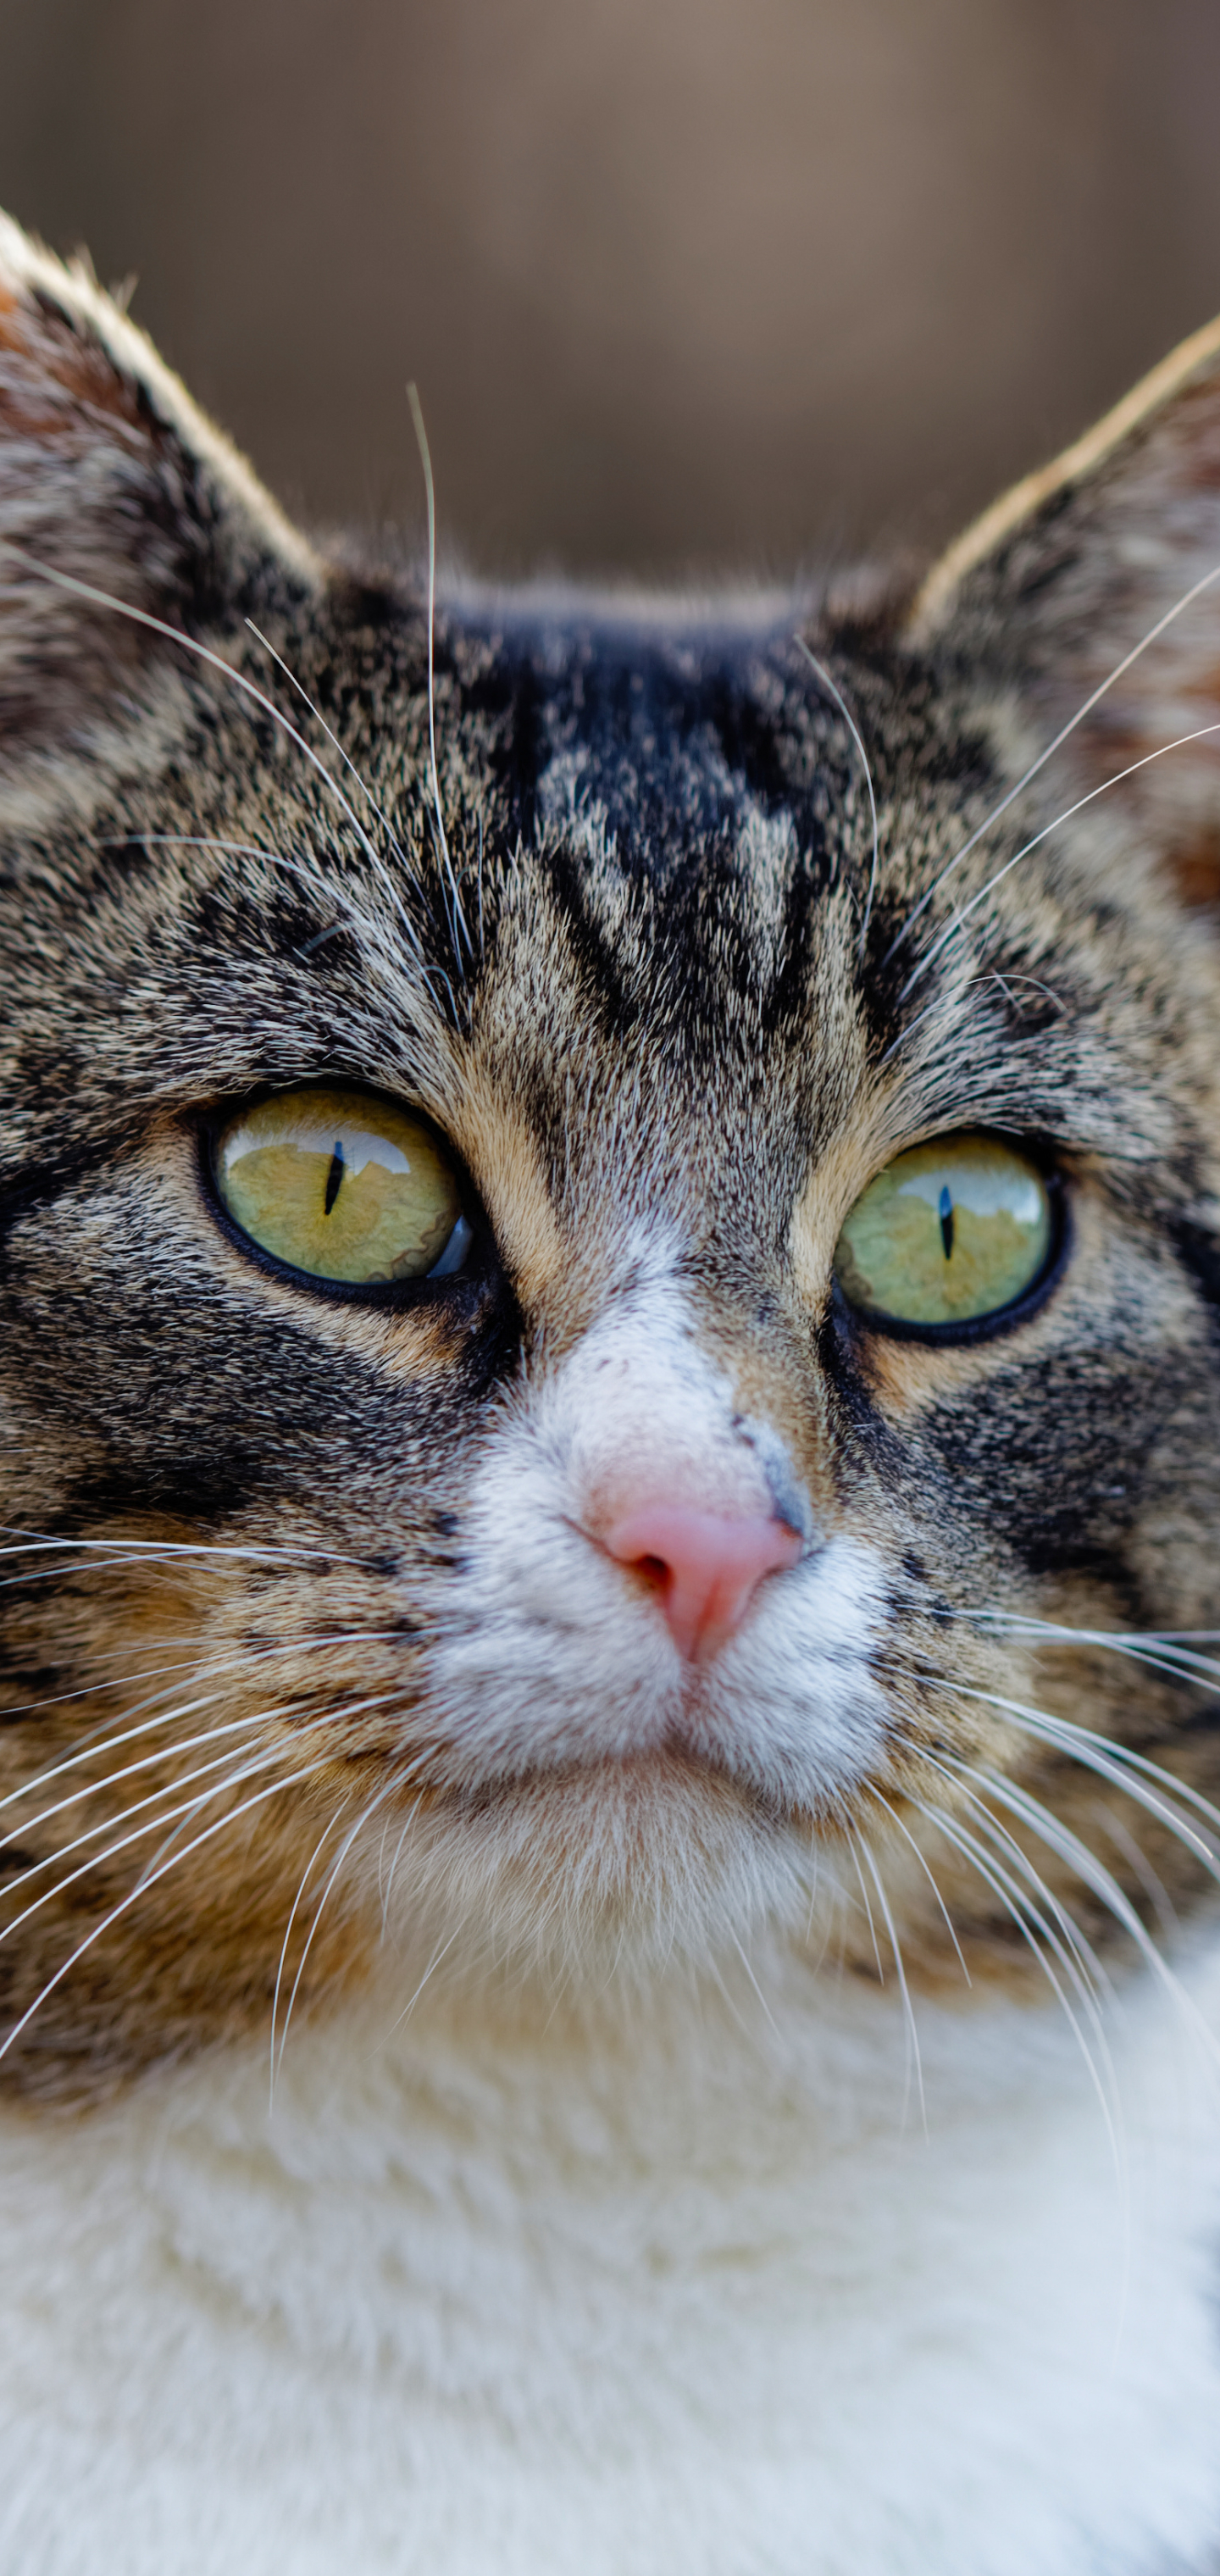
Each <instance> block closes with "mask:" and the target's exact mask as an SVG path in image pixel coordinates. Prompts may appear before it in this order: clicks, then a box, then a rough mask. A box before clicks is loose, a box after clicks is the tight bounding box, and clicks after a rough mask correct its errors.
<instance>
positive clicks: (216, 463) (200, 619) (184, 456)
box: [0, 216, 321, 806]
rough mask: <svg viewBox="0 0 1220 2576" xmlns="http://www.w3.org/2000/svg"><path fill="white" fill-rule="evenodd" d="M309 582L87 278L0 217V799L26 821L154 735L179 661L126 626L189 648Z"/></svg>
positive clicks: (281, 525) (147, 353) (157, 364)
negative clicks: (164, 628)
mask: <svg viewBox="0 0 1220 2576" xmlns="http://www.w3.org/2000/svg"><path fill="white" fill-rule="evenodd" d="M320 578H321V572H320V567H319V565H318V563H317V561H316V559H315V557H314V556H313V554H312V552H311V550H310V548H309V547H308V546H307V544H306V543H305V541H304V540H303V539H302V538H301V537H299V536H298V535H297V534H296V532H295V531H294V530H293V529H292V528H291V527H290V526H289V524H288V522H287V521H286V520H285V519H284V518H283V517H282V516H281V514H280V512H279V511H278V510H277V508H276V507H275V504H274V503H273V502H272V501H271V500H270V499H269V498H268V496H267V494H266V493H264V492H263V491H262V490H261V488H260V486H259V485H258V483H257V481H256V480H255V477H254V475H253V474H252V473H251V471H250V468H249V467H248V466H247V465H246V464H245V462H244V460H243V459H242V458H241V457H240V456H239V455H238V454H237V452H236V450H235V449H234V448H232V447H230V445H229V444H228V442H227V440H226V439H224V438H223V437H222V436H221V435H220V433H219V432H218V431H217V430H215V429H214V428H213V427H212V425H211V423H210V422H209V421H207V420H206V419H205V418H204V416H203V414H202V413H201V412H200V411H199V410H198V409H197V408H196V406H195V405H194V403H192V402H191V400H190V397H189V396H188V394H187V393H186V392H185V390H184V388H183V386H182V385H181V384H180V383H179V382H178V379H177V378H176V377H175V376H174V375H173V374H172V373H171V371H170V369H169V368H168V367H166V366H165V365H164V364H163V363H162V361H161V359H160V358H159V357H158V356H157V353H156V351H155V349H154V348H153V347H152V345H151V343H150V341H149V340H147V339H146V337H145V335H144V333H143V332H142V331H139V330H137V329H136V327H135V325H134V324H133V323H131V322H130V321H129V320H128V318H127V316H126V314H125V313H124V312H123V310H122V308H121V306H120V305H119V304H118V303H117V302H116V301H115V300H114V298H113V297H111V296H109V295H106V294H104V293H103V292H102V290H101V289H100V288H99V286H98V285H97V283H96V281H95V280H94V279H93V277H92V276H91V275H90V273H89V271H88V269H87V267H86V266H85V265H84V264H83V262H79V261H78V262H74V263H73V264H72V265H71V266H65V265H64V264H63V263H61V262H60V261H59V260H57V259H55V258H53V257H52V256H51V255H50V253H49V252H47V251H45V250H43V249H42V248H41V247H40V246H39V245H38V244H37V243H35V242H33V241H31V240H30V239H29V238H28V236H27V235H26V234H25V233H23V232H22V231H21V230H20V228H19V227H18V226H17V225H16V224H14V223H11V222H10V221H9V220H8V219H7V218H6V217H4V216H0V783H3V784H4V785H6V786H7V787H8V789H9V790H10V792H11V790H12V789H13V787H14V786H19V787H20V788H21V790H22V792H21V794H20V795H19V799H18V802H19V804H20V805H22V806H24V805H25V804H26V803H27V802H28V795H29V791H30V790H31V789H34V788H36V786H37V782H38V779H39V776H40V775H41V779H42V782H43V784H44V786H49V784H50V780H51V777H52V775H53V774H54V773H55V772H57V771H58V773H59V775H60V776H61V777H62V775H63V764H64V762H65V759H66V760H67V761H68V762H69V763H71V761H72V756H73V755H74V754H75V755H77V756H83V757H84V758H85V759H86V760H88V761H90V762H91V763H92V764H93V765H94V768H95V771H96V767H97V765H98V764H99V763H100V765H101V767H103V768H105V767H106V766H108V765H109V763H108V759H107V755H108V754H109V755H110V757H111V758H113V757H114V756H115V755H116V753H118V752H119V750H120V741H121V738H122V737H123V736H127V737H128V738H129V737H130V732H131V728H132V725H133V723H134V724H137V725H138V724H139V723H140V722H141V721H142V720H143V721H147V720H148V719H149V718H150V717H152V718H153V719H154V720H155V714H156V705H157V700H158V696H159V694H160V691H161V688H162V685H163V681H164V676H165V674H166V671H167V668H168V666H169V665H170V664H171V663H172V662H173V661H174V659H175V657H176V660H177V664H178V666H179V667H181V665H182V663H183V659H184V657H183V653H182V648H181V647H176V646H174V645H173V644H172V643H171V642H169V641H168V640H167V639H166V638H165V637H163V636H161V635H158V634H157V633H156V632H155V631H154V630H153V629H152V628H151V627H149V626H147V625H145V624H143V623H141V622H139V621H138V620H135V619H133V618H132V617H130V616H129V615H125V614H124V613H123V611H124V609H127V610H130V609H136V610H138V611H141V612H143V615H144V617H148V618H157V619H159V620H161V621H163V622H164V623H165V624H166V625H168V626H170V627H173V628H174V629H175V630H179V631H181V632H183V633H186V634H189V635H193V636H199V635H202V634H205V633H208V632H212V633H216V632H218V631H223V630H224V629H225V628H230V627H233V626H234V625H237V624H240V620H241V618H242V616H245V615H249V616H252V617H254V618H255V619H256V620H258V621H259V622H262V620H263V619H264V618H266V617H267V616H268V615H273V614H274V610H275V606H276V604H277V602H278V603H280V604H283V603H284V602H285V601H286V599H287V598H290V597H291V596H292V595H294V594H295V595H296V596H298V597H299V596H300V595H301V594H302V593H306V592H309V591H311V590H312V589H314V588H315V587H316V585H317V583H318V581H319V580H320ZM89 593H94V594H98V596H94V597H90V596H88V594H89ZM106 601H111V602H115V603H118V605H117V606H107V605H105V604H104V602H106ZM260 612H261V614H260Z"/></svg>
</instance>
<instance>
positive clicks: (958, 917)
mask: <svg viewBox="0 0 1220 2576" xmlns="http://www.w3.org/2000/svg"><path fill="white" fill-rule="evenodd" d="M1214 733H1220V724H1209V725H1197V726H1196V728H1195V730H1194V732H1193V733H1180V734H1179V735H1178V736H1177V739H1176V741H1174V742H1162V743H1160V744H1158V746H1157V749H1156V750H1155V751H1146V752H1145V753H1144V755H1143V758H1142V759H1141V760H1133V761H1131V762H1129V763H1128V766H1127V767H1126V769H1118V770H1116V771H1115V773H1114V775H1113V777H1112V778H1103V780H1102V782H1101V785H1100V787H1091V788H1090V789H1089V792H1088V795H1087V796H1078V797H1077V799H1076V802H1075V804H1074V805H1065V807H1064V809H1063V812H1062V813H1061V814H1056V816H1055V819H1054V822H1053V823H1045V824H1044V825H1043V827H1042V830H1041V831H1040V832H1035V833H1034V835H1033V838H1032V840H1029V841H1025V842H1023V843H1022V846H1021V848H1020V849H1019V850H1016V851H1014V853H1013V856H1012V858H1011V859H1006V860H1005V862H1004V865H1003V867H1002V868H997V869H996V871H995V874H994V876H990V877H988V879H987V883H986V885H984V886H981V887H980V889H979V891H978V893H977V894H976V895H972V896H971V898H970V901H969V903H965V904H962V905H961V907H960V908H959V909H957V910H955V912H954V916H953V919H952V921H951V922H950V924H949V927H948V929H947V930H944V931H942V932H941V935H940V938H939V939H934V940H933V942H932V945H931V947H930V948H928V949H926V950H925V951H924V954H923V956H922V957H921V958H920V959H919V962H918V964H917V965H916V966H914V967H913V968H912V970H911V973H910V974H909V975H908V977H907V980H906V982H905V984H904V985H903V987H902V990H901V992H900V993H899V996H898V999H899V1001H900V1002H905V1000H906V997H907V994H908V993H910V992H912V991H913V990H914V988H915V986H916V984H918V983H919V982H920V980H921V978H922V977H923V976H924V975H926V974H927V972H928V968H929V967H930V966H931V965H933V964H934V963H935V960H936V959H937V958H938V957H939V956H940V954H941V951H942V950H943V949H944V948H946V947H947V946H948V944H949V941H950V940H951V939H953V938H955V937H956V935H957V933H958V931H959V930H963V929H964V928H965V925H966V923H967V922H968V921H969V919H970V916H971V914H972V913H974V912H977V911H978V908H979V905H980V904H981V903H985V902H986V900H987V897H988V895H989V894H993V893H994V891H995V889H996V887H997V886H998V885H1001V884H1002V883H1003V880H1004V878H1005V877H1006V876H1009V875H1011V873H1012V870H1013V869H1014V868H1015V867H1016V866H1017V865H1018V862H1019V861H1020V860H1021V859H1027V858H1028V857H1029V854H1030V851H1031V850H1036V849H1038V848H1039V847H1040V846H1041V844H1042V842H1043V841H1045V840H1048V839H1049V837H1050V835H1051V833H1052V832H1057V831H1058V830H1059V828H1060V825H1061V824H1063V823H1070V822H1071V820H1072V816H1073V815H1074V814H1080V813H1082V812H1083V810H1084V808H1085V806H1086V805H1092V804H1093V802H1094V801H1095V799H1096V798H1097V797H1098V796H1105V795H1107V794H1108V793H1109V790H1110V789H1111V788H1112V787H1121V786H1122V783H1123V780H1124V779H1125V778H1134V777H1135V774H1136V772H1137V770H1140V769H1147V768H1148V767H1149V765H1150V763H1151V762H1152V761H1154V760H1164V758H1165V756H1166V754H1167V753H1168V752H1171V751H1183V750H1185V748H1186V746H1187V744H1188V743H1192V742H1203V741H1204V740H1205V739H1206V737H1207V736H1208V735H1209V734H1214Z"/></svg>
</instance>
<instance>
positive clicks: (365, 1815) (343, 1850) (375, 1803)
mask: <svg viewBox="0 0 1220 2576" xmlns="http://www.w3.org/2000/svg"><path fill="white" fill-rule="evenodd" d="M405 1776H406V1774H405V1773H403V1772H401V1771H394V1772H391V1774H390V1777H389V1779H388V1780H387V1781H386V1782H385V1784H384V1786H383V1787H382V1788H381V1789H380V1790H379V1791H378V1793H377V1796H376V1797H375V1798H370V1799H368V1800H367V1802H366V1804H365V1805H364V1806H363V1807H362V1808H361V1810H360V1813H359V1815H358V1816H357V1818H356V1821H355V1823H354V1825H353V1826H352V1827H351V1829H350V1831H349V1832H348V1834H347V1835H346V1836H345V1838H344V1840H343V1842H342V1844H341V1845H340V1848H339V1852H338V1855H337V1857H336V1860H335V1863H334V1867H333V1868H332V1870H331V1873H330V1876H329V1878H328V1879H327V1882H326V1885H325V1887H324V1888H323V1890H322V1893H321V1895H320V1897H319V1898H318V1902H317V1905H316V1906H315V1908H314V1913H313V1920H312V1922H311V1923H310V1926H309V1930H308V1932H307V1933H306V1935H305V1947H304V1949H303V1950H302V1952H301V1956H300V1959H299V1961H298V1963H297V1972H296V1975H295V1977H294V1978H293V1981H292V1993H291V1994H290V1995H289V1998H288V2010H287V2012H286V2013H285V2015H284V2031H283V2036H282V2038H281V2040H280V2053H279V2056H278V2057H277V2058H276V2060H275V2075H278V2073H279V2071H280V2069H281V2067H282V2066H283V2063H284V2051H285V2049H286V2048H287V2046H288V2029H289V2024H290V2022H291V2020H292V2012H293V2006H294V2004H295V2003H296V1999H297V1996H298V1994H299V1992H300V1988H301V1979H302V1977H303V1976H304V1974H305V1963H306V1960H307V1959H308V1957H309V1953H310V1950H311V1949H312V1947H313V1937H314V1934H315V1932H316V1931H317V1928H318V1925H319V1923H320V1922H321V1920H322V1914H323V1909H324V1907H325V1905H326V1900H327V1898H328V1896H329V1895H330V1892H331V1889H332V1888H333V1887H334V1884H335V1881H336V1879H337V1878H338V1876H339V1872H340V1870H341V1869H342V1867H343V1864H344V1861H345V1860H346V1859H347V1855H348V1853H349V1851H350V1850H351V1847H352V1844H353V1843H354V1842H355V1840H356V1837H357V1835H358V1834H359V1833H361V1832H362V1831H363V1829H364V1827H365V1825H367V1823H368V1821H369V1818H370V1816H375V1815H376V1813H377V1809H378V1808H379V1807H382V1806H384V1805H385V1801H386V1799H387V1798H388V1797H390V1796H391V1795H392V1794H393V1792H394V1790H396V1789H398V1788H401V1786H402V1782H403V1779H404V1777H405ZM274 2090H275V2076H274V2075H273V2077H272V2101H273V2103H274Z"/></svg>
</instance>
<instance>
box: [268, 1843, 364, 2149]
mask: <svg viewBox="0 0 1220 2576" xmlns="http://www.w3.org/2000/svg"><path fill="white" fill-rule="evenodd" d="M349 1803H350V1794H349V1797H348V1798H342V1799H341V1800H340V1802H339V1805H338V1806H337V1807H336V1809H335V1812H334V1814H333V1816H332V1817H331V1819H330V1822H329V1824H327V1825H324V1826H323V1829H322V1831H321V1833H320V1834H319V1836H318V1839H317V1841H316V1843H315V1844H314V1847H313V1850H312V1851H311V1853H310V1855H309V1858H308V1860H307V1861H306V1863H305V1867H304V1869H303V1870H302V1872H301V1877H300V1883H299V1885H298V1887H297V1892H296V1895H295V1896H294V1897H293V1900H292V1912H291V1913H290V1915H289V1917H288V1921H287V1923H286V1924H285V1926H284V1938H283V1940H282V1942H281V1944H280V1955H279V1964H278V1966H277V1968H276V1971H275V1992H274V1994H273V1995H272V1998H271V2064H270V2070H269V2089H268V2096H267V2117H268V2119H270V2117H271V2114H272V2112H273V2111H274V2109H275V2072H276V2055H275V2026H276V2022H277V2020H278V2018H279V2009H280V1987H281V1985H282V1984H283V1980H284V1962H285V1960H286V1959H287V1956H288V1944H289V1942H290V1940H291V1938H292V1927H293V1924H294V1923H295V1921H296V1919H297V1912H298V1909H299V1907H300V1903H301V1899H302V1897H303V1896H304V1894H305V1890H306V1888H307V1886H308V1885H309V1881H310V1878H311V1876H312V1874H313V1865H314V1862H315V1861H316V1859H317V1858H318V1854H319V1853H320V1852H321V1851H323V1850H324V1849H325V1846H326V1844H327V1843H328V1842H329V1840H330V1837H331V1835H332V1834H333V1832H334V1830H335V1827H336V1825H337V1824H338V1822H339V1818H340V1816H341V1815H343V1814H344V1812H345V1810H346V1808H347V1807H348V1805H349Z"/></svg>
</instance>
